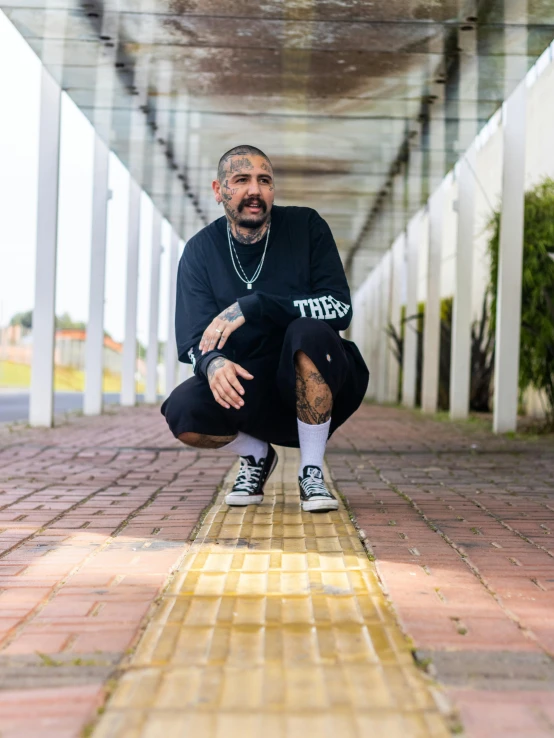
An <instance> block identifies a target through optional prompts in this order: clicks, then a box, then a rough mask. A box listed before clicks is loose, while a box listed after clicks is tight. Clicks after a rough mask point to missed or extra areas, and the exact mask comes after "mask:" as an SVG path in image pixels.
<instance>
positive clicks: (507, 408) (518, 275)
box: [493, 80, 527, 433]
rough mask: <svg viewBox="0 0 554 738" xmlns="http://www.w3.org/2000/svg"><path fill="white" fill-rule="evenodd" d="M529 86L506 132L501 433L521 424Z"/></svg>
mask: <svg viewBox="0 0 554 738" xmlns="http://www.w3.org/2000/svg"><path fill="white" fill-rule="evenodd" d="M526 96H527V87H526V82H525V80H523V82H521V83H520V84H519V85H518V87H517V88H516V90H515V91H514V92H513V93H512V95H511V96H510V97H509V98H508V100H507V101H506V102H505V103H504V106H503V109H502V124H503V131H504V149H503V172H502V212H501V215H500V247H499V248H500V253H499V262H498V287H497V295H496V355H495V363H494V416H493V430H494V432H495V433H506V432H507V431H513V430H515V429H516V426H517V403H518V374H519V338H520V323H521V279H522V264H523V214H524V185H525V128H526Z"/></svg>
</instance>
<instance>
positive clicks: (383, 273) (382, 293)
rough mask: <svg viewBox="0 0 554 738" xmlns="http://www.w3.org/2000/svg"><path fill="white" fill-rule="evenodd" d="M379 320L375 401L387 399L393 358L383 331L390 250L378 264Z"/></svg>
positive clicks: (386, 313)
mask: <svg viewBox="0 0 554 738" xmlns="http://www.w3.org/2000/svg"><path fill="white" fill-rule="evenodd" d="M378 275H379V288H378V293H379V322H378V327H377V335H376V339H377V342H378V346H379V359H378V361H379V375H378V379H377V401H378V402H387V400H388V392H387V389H388V372H389V367H390V362H391V359H392V358H393V357H392V355H391V352H390V348H389V345H388V338H387V335H386V333H385V331H386V329H387V325H388V322H389V314H390V313H389V310H390V275H391V252H390V250H389V251H387V252H386V253H385V254H384V255H383V258H382V259H381V263H380V265H379V271H378Z"/></svg>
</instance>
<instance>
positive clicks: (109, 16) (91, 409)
mask: <svg viewBox="0 0 554 738" xmlns="http://www.w3.org/2000/svg"><path fill="white" fill-rule="evenodd" d="M118 24H119V16H118V14H117V13H114V12H113V11H112V12H110V11H109V10H106V12H105V13H104V14H103V18H102V28H101V35H102V36H104V37H106V38H109V39H110V43H109V45H105V44H101V45H100V46H99V47H98V50H97V67H96V85H95V96H94V112H93V125H94V128H95V138H94V170H93V189H92V224H91V234H90V277H89V312H88V323H87V337H86V342H85V393H84V400H83V411H84V413H85V415H99V414H100V413H101V412H102V385H103V375H104V372H103V370H104V299H105V283H106V236H107V231H108V197H109V195H108V175H109V161H110V148H109V141H110V137H111V122H112V114H111V107H112V103H113V90H114V74H113V64H114V62H115V59H116V55H117V46H118V43H117V37H118Z"/></svg>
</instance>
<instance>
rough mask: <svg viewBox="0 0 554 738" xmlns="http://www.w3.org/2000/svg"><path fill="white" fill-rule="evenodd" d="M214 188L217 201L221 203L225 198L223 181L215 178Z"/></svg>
mask: <svg viewBox="0 0 554 738" xmlns="http://www.w3.org/2000/svg"><path fill="white" fill-rule="evenodd" d="M212 190H213V193H214V197H215V201H216V202H217V203H218V204H219V205H221V203H222V202H223V198H222V197H221V182H220V181H219V180H218V179H214V181H213V182H212Z"/></svg>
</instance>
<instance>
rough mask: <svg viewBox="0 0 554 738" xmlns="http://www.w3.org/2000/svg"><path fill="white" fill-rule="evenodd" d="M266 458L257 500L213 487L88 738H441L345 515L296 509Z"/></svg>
mask: <svg viewBox="0 0 554 738" xmlns="http://www.w3.org/2000/svg"><path fill="white" fill-rule="evenodd" d="M279 453H280V454H281V461H280V462H279V466H278V467H277V469H276V471H275V476H274V477H272V479H271V481H270V483H269V484H268V486H267V491H266V499H265V500H264V503H263V505H261V506H259V507H258V506H250V507H249V508H229V507H228V506H227V505H225V503H224V501H223V498H224V495H225V489H224V490H222V492H221V493H220V495H219V497H218V499H217V502H216V504H215V506H214V507H213V508H212V510H211V511H210V513H209V514H208V516H207V517H206V520H205V522H204V525H203V526H202V528H201V530H200V531H199V533H198V536H197V538H196V540H195V542H194V543H193V545H192V547H191V550H190V552H189V553H188V554H187V556H186V558H185V560H184V561H183V563H182V564H181V566H180V567H179V571H178V573H177V576H176V577H175V579H174V580H173V583H172V585H171V587H170V588H169V590H168V591H167V592H166V594H165V595H164V597H163V599H162V601H161V604H160V607H159V609H158V610H157V612H156V613H155V615H154V617H153V618H152V620H151V621H150V624H149V626H148V628H147V630H146V632H145V634H144V636H143V638H142V640H141V642H140V644H139V646H138V649H137V651H136V653H135V654H134V656H133V657H132V658H131V659H130V661H129V663H128V664H127V665H126V666H127V669H126V673H125V675H124V677H123V678H122V680H121V682H120V684H119V686H118V688H117V690H116V692H115V694H114V696H113V698H112V699H111V701H110V703H109V706H108V709H107V711H106V713H105V715H104V716H103V718H102V720H101V721H100V724H99V727H98V729H97V730H96V731H95V732H94V734H93V735H94V738H131V737H132V738H135V737H136V738H138V737H139V736H140V737H141V738H157V737H158V736H164V737H165V738H170V737H173V736H175V738H177V737H178V736H179V737H180V736H188V735H191V736H192V735H195V736H196V735H198V736H202V737H203V738H260V737H261V736H264V737H266V738H306V735H314V736H326V737H327V738H331V737H332V736H334V737H336V736H340V738H354V737H356V738H361V736H368V735H382V736H387V738H435V737H436V738H447V736H448V735H449V732H448V730H447V728H446V726H445V721H444V719H443V718H442V717H441V716H440V714H439V711H438V709H437V706H436V704H435V702H434V699H433V694H432V692H431V690H430V688H429V685H428V684H427V682H426V680H425V679H424V678H423V677H422V674H421V672H420V671H419V670H418V669H417V667H416V666H415V664H414V662H413V659H412V656H411V651H410V648H409V644H408V642H407V641H406V639H405V638H404V637H403V636H402V634H401V632H400V630H399V629H398V626H397V624H396V622H395V620H394V618H393V617H392V614H391V612H390V611H389V608H388V607H387V605H386V602H385V599H384V597H383V593H382V590H381V588H380V587H379V584H378V582H377V576H376V572H375V569H374V565H373V564H372V563H371V562H370V561H369V560H368V557H367V554H366V552H365V550H364V548H363V546H362V544H361V542H360V539H359V537H358V535H357V533H356V529H355V528H354V526H353V524H352V523H351V522H350V519H349V517H348V512H347V511H346V510H345V509H344V507H341V509H339V511H337V512H334V513H326V514H320V515H312V514H310V513H303V512H302V511H301V510H300V504H299V497H298V489H297V484H296V483H295V477H296V474H297V470H298V462H299V456H298V452H296V451H285V449H280V452H279ZM283 457H284V463H283ZM233 471H236V469H235V470H233ZM232 476H233V474H231V475H230V477H229V479H228V482H227V485H226V486H228V485H229V484H230V483H232Z"/></svg>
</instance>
